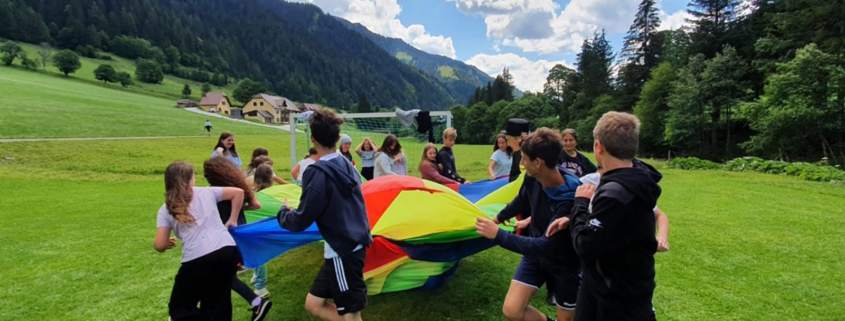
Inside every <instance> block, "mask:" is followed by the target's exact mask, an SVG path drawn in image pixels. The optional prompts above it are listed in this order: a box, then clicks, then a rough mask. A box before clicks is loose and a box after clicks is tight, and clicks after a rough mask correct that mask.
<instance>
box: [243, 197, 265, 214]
mask: <svg viewBox="0 0 845 321" xmlns="http://www.w3.org/2000/svg"><path fill="white" fill-rule="evenodd" d="M252 195H253V196H252V200H250V201H249V206H247V207H244V209H245V210H257V209H259V208H261V202H259V201H258V198H256V197H255V194H252Z"/></svg>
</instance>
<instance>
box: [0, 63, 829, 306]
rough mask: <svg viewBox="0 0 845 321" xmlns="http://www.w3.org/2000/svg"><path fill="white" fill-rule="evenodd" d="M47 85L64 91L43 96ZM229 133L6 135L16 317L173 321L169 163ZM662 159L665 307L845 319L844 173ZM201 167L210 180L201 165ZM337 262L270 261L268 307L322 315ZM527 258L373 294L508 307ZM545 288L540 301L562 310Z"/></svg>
mask: <svg viewBox="0 0 845 321" xmlns="http://www.w3.org/2000/svg"><path fill="white" fill-rule="evenodd" d="M0 94H2V95H0V103H2V104H0V106H2V107H0V108H3V109H2V111H1V112H2V114H3V117H2V118H0V121H2V122H0V138H14V137H96V136H141V135H149V136H166V135H201V134H202V132H201V125H202V121H204V119H203V118H202V116H201V115H195V114H192V113H189V112H185V111H180V110H177V109H176V108H173V107H171V106H172V101H169V100H162V99H158V98H150V97H147V96H143V95H137V94H132V93H126V92H122V91H116V90H110V89H104V88H102V87H99V86H96V85H91V84H87V83H83V82H78V81H72V80H63V79H60V78H56V77H51V76H48V75H43V74H38V73H31V72H26V71H21V70H16V69H10V68H0ZM32 98H37V100H38V101H49V102H50V103H49V104H44V106H43V107H42V106H40V105H39V106H36V105H33V106H28V105H27V104H28V102H29V101H30V99H32ZM127 102H131V105H130V104H128V103H127ZM39 107H42V108H41V109H45V110H44V112H39V111H37V108H39ZM42 115H43V116H44V117H43V120H42V119H40V118H39V116H42ZM229 123H230V128H227V129H230V130H232V131H234V132H235V134H236V144H237V146H238V147H239V149H240V150H241V152H242V153H244V154H248V153H249V152H250V151H251V150H252V149H253V148H254V147H256V146H264V147H267V148H268V149H269V150H270V156H271V157H273V158H274V159H275V160H276V164H275V169H276V172H277V173H278V174H279V175H281V176H283V177H284V178H286V179H288V178H290V177H289V174H288V172H289V170H290V164H289V163H290V162H289V153H290V150H289V148H290V147H289V138H288V136H287V132H283V131H278V130H274V129H265V128H261V127H257V126H250V125H246V124H237V123H232V122H226V123H225V124H229ZM218 124H219V126H223V125H224V123H223V121H222V120H218V121H217V122H216V123H215V126H218ZM217 128H219V127H217ZM142 130H143V133H142V134H138V133H136V132H137V131H142ZM354 138H355V139H356V142H357V140H358V139H359V138H360V137H354ZM215 140H216V137H212V138H206V137H199V138H173V139H159V140H133V141H63V142H26V143H3V144H0V159H2V158H4V157H14V160H11V161H4V162H0V191H2V193H3V197H2V201H1V202H2V205H0V208H2V211H0V219H2V221H3V222H4V224H2V225H0V243H2V244H4V246H3V247H2V252H0V254H2V255H0V264H2V265H3V266H4V269H3V273H2V277H0V302H2V308H0V320H10V321H12V320H32V319H35V320H46V319H50V320H165V319H166V317H167V301H168V298H169V295H170V289H171V287H172V285H173V277H174V275H175V273H176V270H177V269H178V266H179V257H180V251H179V250H178V248H177V249H176V250H174V251H168V252H167V253H164V254H159V253H157V252H156V251H155V250H154V249H153V247H152V240H153V236H154V233H155V213H156V211H157V210H158V208H159V207H160V206H161V204H162V203H163V201H164V197H163V194H164V186H163V177H162V176H163V171H164V168H165V167H166V166H167V164H169V163H170V162H172V161H174V160H187V161H189V162H191V163H193V164H195V165H196V166H198V168H197V169H198V170H199V169H201V163H202V161H203V160H204V159H206V158H207V157H209V154H210V152H211V149H212V147H213V145H214V143H215ZM300 141H301V140H300ZM403 144H405V146H406V151H408V153H409V155H416V156H413V157H412V156H409V167H410V168H411V169H413V168H415V167H416V164H417V162H418V157H419V151H413V150H412V149H418V148H420V147H421V145H415V144H414V143H405V142H403ZM454 150H455V154H456V158H457V166H458V168H459V169H460V170H461V172H462V173H463V174H465V175H466V176H467V177H468V178H469V179H471V180H479V179H484V178H485V177H486V175H487V174H486V169H485V166H486V164H487V158H488V157H489V154H490V152H491V147H490V146H464V145H459V146H456V147H455V149H454ZM412 153H415V154H412ZM656 165H657V166H658V168H660V169H661V171H662V173H663V174H664V177H665V178H664V180H663V182H662V183H661V186H662V187H663V195H662V197H661V198H660V201H659V205H660V207H661V208H662V209H663V210H664V211H665V212H666V213H667V214H668V215H669V218H670V221H671V233H670V238H669V240H670V243H671V250H670V251H669V252H667V253H661V254H657V255H656V268H657V284H658V286H657V290H656V293H655V298H654V303H655V305H656V308H657V313H658V318H659V319H660V320H726V319H727V320H841V319H842V317H843V316H845V305H843V304H842V302H845V291H842V286H843V285H845V274H843V273H842V272H841V271H843V270H845V262H844V261H843V260H842V259H841V258H842V257H843V256H845V239H843V237H842V235H843V232H844V231H845V229H843V228H842V226H843V223H845V189H843V188H842V187H841V185H830V184H825V183H815V182H808V181H803V180H801V179H799V178H792V177H784V176H775V175H766V174H757V173H734V172H722V171H680V170H671V169H666V168H665V167H664V166H662V164H661V163H656ZM412 173H413V174H416V172H415V171H413V172H412ZM197 178H198V180H197V181H198V184H203V183H205V181H204V180H203V179H202V174H201V171H198V173H197ZM321 260H322V247H321V246H320V245H319V244H310V245H308V246H305V247H302V248H300V249H296V250H294V251H291V252H288V253H286V254H285V255H283V256H280V257H278V258H276V259H274V260H273V261H271V262H270V264H269V272H270V276H269V287H268V288H269V290H270V291H271V293H272V297H271V298H272V300H273V302H274V304H275V306H274V308H273V310H272V312H271V315H270V317H269V318H268V320H311V318H310V317H308V315H307V313H306V312H305V310H304V308H303V304H304V297H305V294H306V292H307V291H308V289H309V287H310V282H311V280H312V279H313V277H314V276H315V275H316V273H317V269H318V268H319V266H320V264H321ZM518 260H519V256H518V255H516V254H513V253H510V252H507V251H505V250H502V249H498V248H494V249H491V250H488V251H485V252H482V253H480V254H477V255H475V256H472V257H469V258H467V259H465V260H463V261H462V263H461V266H460V268H459V269H458V270H457V273H456V274H455V276H454V277H453V278H452V280H450V281H449V282H447V283H446V284H445V285H444V286H443V287H441V288H439V289H437V290H435V291H432V292H417V291H408V292H400V293H387V294H381V295H377V296H373V297H371V298H370V305H369V307H368V308H367V309H366V310H365V311H364V313H363V316H364V319H365V320H385V321H386V320H397V319H401V320H504V318H503V317H502V316H501V303H502V300H503V299H504V296H505V294H506V292H507V288H508V285H509V282H510V278H511V276H512V274H513V272H514V270H515V268H516V264H517V262H518ZM249 276H250V273H246V274H245V275H243V278H244V279H246V278H248V277H249ZM543 299H544V297H543V296H542V295H540V296H537V297H536V298H535V300H534V301H533V303H534V304H535V305H538V306H541V307H542V309H543V311H545V312H547V313H550V312H551V311H552V309H551V307H549V306H546V305H543ZM233 302H234V319H235V320H247V319H248V316H249V313H248V311H247V307H248V305H247V304H246V303H245V302H244V301H243V300H242V299H240V298H239V297H237V296H236V295H234V297H233Z"/></svg>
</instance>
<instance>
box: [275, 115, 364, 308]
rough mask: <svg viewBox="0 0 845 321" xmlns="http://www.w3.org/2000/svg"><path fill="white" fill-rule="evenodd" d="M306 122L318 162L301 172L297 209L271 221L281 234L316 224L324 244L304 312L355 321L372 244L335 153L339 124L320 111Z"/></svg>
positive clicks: (346, 169)
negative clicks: (367, 256) (365, 267)
mask: <svg viewBox="0 0 845 321" xmlns="http://www.w3.org/2000/svg"><path fill="white" fill-rule="evenodd" d="M308 121H309V123H310V126H311V127H310V128H311V141H312V142H313V143H314V147H315V148H316V149H317V157H318V158H319V159H320V161H319V162H316V163H314V164H313V165H311V166H310V167H311V170H309V171H307V172H305V175H304V177H303V183H304V185H303V186H304V187H303V188H302V196H301V198H300V202H299V208H298V209H295V210H294V209H290V208H288V207H287V206H282V208H281V209H280V210H279V214H278V216H277V219H278V221H279V225H280V226H281V227H282V228H284V229H287V230H290V231H295V232H298V231H303V230H305V229H306V228H308V227H309V226H310V225H311V224H312V223H314V222H315V221H316V222H317V227H318V228H319V229H320V234H321V235H322V236H323V239H325V240H326V243H325V255H324V257H325V259H326V260H325V262H324V263H323V267H322V268H321V269H320V272H319V273H318V274H317V278H316V279H315V280H314V284H313V285H312V286H311V291H310V292H309V293H308V295H307V296H306V298H305V308H306V309H307V310H308V312H310V313H311V314H312V315H313V316H315V317H318V318H320V319H322V320H349V321H352V320H355V321H360V320H361V310H363V309H364V308H365V307H366V306H367V285H366V283H364V258H365V257H366V255H367V250H366V248H367V247H369V246H370V244H371V243H372V242H373V238H372V236H371V235H370V223H369V221H368V219H367V208H366V206H365V205H364V195H363V194H361V179H360V177H358V172H357V171H356V170H355V167H353V166H352V164H351V163H349V162H348V161H347V160H345V159H343V158H342V157H341V156H340V155H338V154H337V152H336V149H335V146H336V144H337V141H338V139H339V137H338V135H339V134H340V125H341V124H343V120H342V119H339V118H337V116H336V115H335V114H334V112H332V111H330V110H328V109H320V110H317V111H315V112H314V115H312V116H311V118H310V119H309V120H308ZM327 199H330V200H331V202H327V201H326V200H327ZM328 299H333V300H334V303H328V302H327V300H328ZM338 316H340V317H338Z"/></svg>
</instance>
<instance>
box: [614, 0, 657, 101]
mask: <svg viewBox="0 0 845 321" xmlns="http://www.w3.org/2000/svg"><path fill="white" fill-rule="evenodd" d="M657 12H658V11H657V6H656V5H655V3H654V0H643V1H642V2H641V3H640V7H639V11H637V14H636V16H635V17H634V23H633V24H632V25H631V28H630V30H628V34H627V35H626V36H625V43H624V45H623V47H622V52H621V56H622V58H623V59H624V63H625V66H623V67H622V70H621V72H620V81H619V82H620V87H621V88H620V89H621V97H620V103H621V105H622V107H623V108H625V109H626V110H631V109H633V107H634V105H635V104H636V103H637V100H638V98H639V96H640V91H641V90H642V87H643V84H645V82H646V81H647V80H648V76H649V74H651V71H652V70H653V69H654V68H655V67H656V66H657V63H658V51H659V49H660V44H659V41H658V39H657V38H658V33H657V28H658V27H660V18H659V17H658V15H657Z"/></svg>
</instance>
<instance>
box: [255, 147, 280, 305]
mask: <svg viewBox="0 0 845 321" xmlns="http://www.w3.org/2000/svg"><path fill="white" fill-rule="evenodd" d="M273 175H275V174H273V167H272V166H271V165H268V164H262V165H259V166H258V168H256V169H255V175H254V179H253V186H252V191H253V192H258V191H261V190H263V189H265V188H268V187H272V186H273ZM252 283H255V294H256V295H258V296H259V297H262V298H264V299H266V298H268V297H270V291H268V290H267V265H265V264H262V265H260V266H258V267H256V268H255V274H253V276H252Z"/></svg>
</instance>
